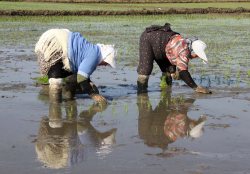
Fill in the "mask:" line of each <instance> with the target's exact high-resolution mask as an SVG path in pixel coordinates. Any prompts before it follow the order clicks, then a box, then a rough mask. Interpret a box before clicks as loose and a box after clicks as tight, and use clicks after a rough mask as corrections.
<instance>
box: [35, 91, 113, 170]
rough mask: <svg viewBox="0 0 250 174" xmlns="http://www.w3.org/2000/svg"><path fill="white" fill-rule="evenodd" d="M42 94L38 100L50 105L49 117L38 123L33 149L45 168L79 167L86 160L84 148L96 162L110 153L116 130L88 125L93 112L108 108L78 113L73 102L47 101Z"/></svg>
mask: <svg viewBox="0 0 250 174" xmlns="http://www.w3.org/2000/svg"><path fill="white" fill-rule="evenodd" d="M41 93H42V94H43V96H39V98H40V99H42V100H44V101H46V100H47V101H48V102H49V114H48V116H45V117H42V119H41V121H40V127H39V130H38V135H37V140H36V143H35V150H36V154H37V158H38V159H39V161H40V162H41V163H42V164H43V165H44V166H45V167H48V168H52V169H59V168H66V167H71V166H74V165H76V164H79V163H81V162H83V161H84V159H85V158H84V157H85V155H86V154H85V153H86V149H88V150H87V151H88V153H89V151H91V153H93V154H96V155H97V157H98V158H99V159H102V158H105V156H106V155H107V154H109V153H111V152H112V146H113V145H114V144H115V142H116V141H115V134H116V130H117V129H116V128H112V129H109V130H107V131H99V130H98V129H96V128H95V127H94V126H93V125H92V124H91V120H92V118H93V117H94V116H95V115H96V113H98V112H102V111H104V110H105V109H106V108H107V106H101V105H98V104H93V105H91V106H90V108H89V109H88V110H83V111H81V112H80V113H78V109H77V103H76V100H65V101H64V102H58V101H49V100H48V97H47V96H46V95H44V91H43V92H41ZM63 109H64V112H63Z"/></svg>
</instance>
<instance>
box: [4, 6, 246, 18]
mask: <svg viewBox="0 0 250 174" xmlns="http://www.w3.org/2000/svg"><path fill="white" fill-rule="evenodd" d="M209 13H219V14H227V13H230V14H233V13H236V14H240V13H250V9H246V8H236V9H230V8H214V7H209V8H194V9H190V8H181V9H176V8H170V9H164V10H158V9H157V10H147V9H145V10H126V11H112V10H111V11H109V10H105V11H104V10H98V11H97V10H82V11H57V10H35V11H34V10H1V11H0V15H2V16H86V15H89V16H99V15H101V16H103V15H164V14H209Z"/></svg>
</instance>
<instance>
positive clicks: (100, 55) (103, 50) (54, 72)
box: [35, 29, 115, 102]
mask: <svg viewBox="0 0 250 174" xmlns="http://www.w3.org/2000/svg"><path fill="white" fill-rule="evenodd" d="M35 53H36V54H37V57H38V63H39V66H40V71H41V74H42V75H48V77H49V85H50V92H51V93H59V94H60V90H61V86H62V79H63V78H65V77H67V76H70V75H72V74H77V78H76V79H74V81H72V80H69V81H68V83H72V86H74V85H73V84H74V83H76V82H77V84H78V85H79V86H80V88H81V89H82V91H83V92H84V93H87V94H88V95H89V96H90V97H91V98H92V99H93V100H95V101H97V102H106V99H105V98H104V97H103V96H102V95H101V94H99V91H98V89H97V88H96V86H95V85H94V84H93V82H91V81H90V75H91V74H92V73H93V72H94V71H95V69H96V68H97V66H100V65H110V66H111V67H115V49H114V46H113V45H104V44H92V43H90V42H89V41H87V40H86V39H85V38H84V37H83V36H82V35H81V34H80V33H78V32H71V31H69V30H68V29H50V30H48V31H46V32H45V33H43V34H42V36H41V37H40V38H39V41H38V42H37V43H36V47H35ZM59 94H58V95H59Z"/></svg>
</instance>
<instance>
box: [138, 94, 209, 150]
mask: <svg viewBox="0 0 250 174" xmlns="http://www.w3.org/2000/svg"><path fill="white" fill-rule="evenodd" d="M193 102H194V100H193V99H187V100H184V101H179V103H178V102H177V103H175V102H173V99H171V94H167V93H166V92H164V91H163V92H162V95H161V100H160V102H159V104H158V105H157V106H156V108H155V109H154V110H153V109H152V106H151V103H150V101H149V97H148V95H147V93H144V94H139V95H138V98H137V106H138V110H139V119H138V121H139V123H138V131H139V136H140V138H142V139H143V140H144V142H145V144H147V145H148V146H150V147H159V148H162V149H166V148H167V147H168V144H170V143H173V142H174V141H176V140H177V139H178V138H183V137H186V136H190V137H192V138H198V137H199V136H201V134H202V128H203V125H204V121H205V118H204V117H201V118H199V119H198V120H193V119H190V118H189V117H188V116H187V112H188V108H189V107H190V106H191V105H192V104H193Z"/></svg>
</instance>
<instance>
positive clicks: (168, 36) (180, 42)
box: [137, 23, 211, 94]
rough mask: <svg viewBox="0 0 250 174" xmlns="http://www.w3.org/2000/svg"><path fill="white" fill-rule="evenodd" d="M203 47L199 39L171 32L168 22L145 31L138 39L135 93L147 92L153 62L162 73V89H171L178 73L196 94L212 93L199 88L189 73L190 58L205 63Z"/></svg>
mask: <svg viewBox="0 0 250 174" xmlns="http://www.w3.org/2000/svg"><path fill="white" fill-rule="evenodd" d="M205 48H206V44H205V43H204V42H202V41H201V40H198V39H189V38H188V39H186V38H183V37H182V36H181V35H180V34H179V33H177V32H174V31H172V30H171V28H170V24H169V23H166V24H165V25H164V26H158V25H153V26H151V27H148V28H146V30H145V31H144V32H143V33H142V34H141V37H140V48H139V55H140V59H139V65H138V68H137V72H138V79H137V86H138V92H145V91H147V87H148V79H149V75H150V74H151V72H152V70H153V63H154V61H155V62H156V63H157V64H158V66H159V67H160V69H161V71H162V77H161V85H160V86H161V87H166V86H171V85H172V78H175V76H176V74H177V72H178V73H179V78H180V79H181V80H183V81H184V82H185V83H186V84H187V85H188V86H189V87H191V88H192V89H194V90H195V91H196V92H198V93H205V94H209V93H211V91H210V90H208V89H207V88H204V87H202V86H198V85H197V84H196V83H195V82H194V80H193V79H192V77H191V75H190V73H189V72H188V63H189V60H190V59H194V58H201V59H202V60H203V62H204V63H207V62H208V60H207V57H206V54H205V52H204V50H205ZM176 70H177V72H176Z"/></svg>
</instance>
